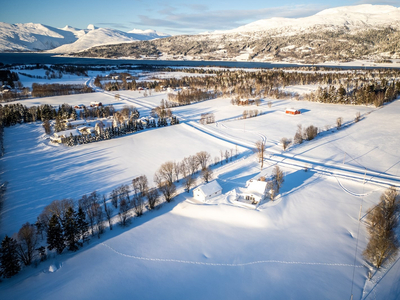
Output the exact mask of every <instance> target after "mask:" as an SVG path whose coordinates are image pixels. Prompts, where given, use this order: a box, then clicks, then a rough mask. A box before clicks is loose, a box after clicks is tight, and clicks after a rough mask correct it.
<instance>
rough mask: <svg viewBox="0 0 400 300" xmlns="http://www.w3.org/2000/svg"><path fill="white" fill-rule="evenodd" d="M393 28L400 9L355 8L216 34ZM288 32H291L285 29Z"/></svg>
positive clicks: (398, 22)
mask: <svg viewBox="0 0 400 300" xmlns="http://www.w3.org/2000/svg"><path fill="white" fill-rule="evenodd" d="M387 26H392V27H395V28H400V8H397V7H394V6H389V5H371V4H364V5H357V6H344V7H336V8H330V9H326V10H323V11H321V12H319V13H317V14H315V15H313V16H310V17H305V18H297V19H296V18H271V19H264V20H259V21H256V22H253V23H250V24H247V25H244V26H241V27H238V28H236V29H232V30H228V31H216V32H214V34H215V33H240V32H256V31H266V30H276V31H282V33H283V32H284V31H285V32H286V34H293V32H299V31H304V30H310V29H322V28H324V27H325V28H330V29H331V30H338V29H342V28H346V29H348V30H362V29H369V28H381V27H387ZM289 29H290V32H287V30H289Z"/></svg>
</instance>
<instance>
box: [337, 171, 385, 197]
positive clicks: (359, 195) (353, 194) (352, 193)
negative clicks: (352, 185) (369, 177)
mask: <svg viewBox="0 0 400 300" xmlns="http://www.w3.org/2000/svg"><path fill="white" fill-rule="evenodd" d="M332 176H333V177H335V178H336V180H337V182H338V184H339V186H340V187H341V188H342V190H343V191H344V192H345V193H347V194H349V195H351V196H354V197H359V198H362V197H365V196H368V195H370V194H372V193H373V192H375V191H377V190H373V191H370V192H368V193H364V194H357V193H354V192H352V191H350V190H348V189H347V188H345V187H344V186H343V184H342V183H341V182H340V181H339V178H338V177H337V176H336V175H335V174H333V175H332Z"/></svg>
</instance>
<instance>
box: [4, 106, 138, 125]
mask: <svg viewBox="0 0 400 300" xmlns="http://www.w3.org/2000/svg"><path fill="white" fill-rule="evenodd" d="M121 112H122V111H121ZM115 113H116V111H115V108H114V107H113V106H112V105H107V106H99V107H89V108H88V107H85V108H84V109H83V110H82V111H81V112H80V113H78V112H77V111H76V110H75V109H74V108H73V107H72V106H71V105H69V104H66V103H64V104H62V105H59V107H58V109H56V108H54V107H53V106H51V105H48V104H42V105H39V106H31V107H29V108H28V107H26V106H25V105H22V104H20V103H15V104H5V105H1V104H0V122H1V123H2V124H3V125H4V126H6V127H8V126H12V125H15V124H21V123H29V122H36V121H45V120H54V119H57V118H58V119H59V120H62V119H67V118H72V119H74V120H76V119H77V118H79V117H80V118H82V119H86V118H107V117H109V116H113V115H114V114H115ZM138 117H139V116H138Z"/></svg>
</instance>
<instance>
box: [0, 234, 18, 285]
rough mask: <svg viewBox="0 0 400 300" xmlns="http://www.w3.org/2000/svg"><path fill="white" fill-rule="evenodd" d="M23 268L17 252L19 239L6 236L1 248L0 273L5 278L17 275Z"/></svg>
mask: <svg viewBox="0 0 400 300" xmlns="http://www.w3.org/2000/svg"><path fill="white" fill-rule="evenodd" d="M20 270H21V267H20V265H19V259H18V253H17V241H16V240H14V239H13V238H10V237H8V236H7V235H6V236H5V238H4V240H3V241H2V242H1V249H0V274H1V275H2V276H3V277H5V278H10V277H12V276H14V275H16V274H17V273H18V272H19V271H20Z"/></svg>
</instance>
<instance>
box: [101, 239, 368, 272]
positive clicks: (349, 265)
mask: <svg viewBox="0 0 400 300" xmlns="http://www.w3.org/2000/svg"><path fill="white" fill-rule="evenodd" d="M100 245H103V246H105V247H107V248H108V249H110V250H111V251H113V252H114V253H116V254H118V255H121V256H124V257H128V258H133V259H138V260H145V261H155V262H172V263H181V264H192V265H203V266H217V267H244V266H250V265H257V264H268V263H276V264H287V265H311V266H331V267H350V268H354V267H356V268H363V267H364V266H363V265H356V266H354V265H352V264H341V263H324V262H301V261H282V260H258V261H251V262H247V263H237V264H228V263H208V262H199V261H189V260H179V259H168V258H149V257H141V256H135V255H130V254H124V253H121V252H119V251H117V250H115V249H114V248H112V247H111V246H109V245H107V244H106V243H100Z"/></svg>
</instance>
